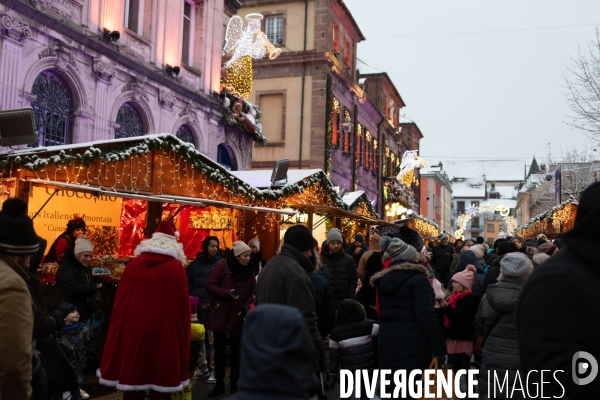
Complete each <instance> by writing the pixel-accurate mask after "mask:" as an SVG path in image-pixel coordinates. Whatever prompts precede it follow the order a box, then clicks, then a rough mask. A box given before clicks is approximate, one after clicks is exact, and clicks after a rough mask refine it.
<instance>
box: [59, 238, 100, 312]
mask: <svg viewBox="0 0 600 400" xmlns="http://www.w3.org/2000/svg"><path fill="white" fill-rule="evenodd" d="M95 282H97V281H96V280H95V279H94V278H93V276H92V269H91V268H90V267H85V266H84V265H83V264H82V263H80V262H79V261H78V260H77V259H76V258H75V254H74V253H73V248H72V247H68V248H67V249H66V250H65V253H64V254H63V257H62V258H61V261H60V266H59V267H58V270H57V271H56V290H57V299H56V300H57V305H58V304H59V303H60V302H61V301H66V302H67V303H69V304H74V305H76V306H77V309H78V310H79V315H80V317H81V318H80V321H85V320H86V319H88V318H90V317H91V313H92V312H93V311H95V310H88V307H87V299H88V298H90V297H92V296H94V295H95V294H96V293H97V292H98V289H97V286H96V283H95Z"/></svg>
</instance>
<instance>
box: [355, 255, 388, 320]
mask: <svg viewBox="0 0 600 400" xmlns="http://www.w3.org/2000/svg"><path fill="white" fill-rule="evenodd" d="M382 256H383V253H382V252H380V251H376V252H374V253H373V254H371V256H370V257H369V259H368V260H367V262H366V264H365V277H364V281H363V284H362V286H361V288H360V290H359V291H358V293H357V294H356V300H357V301H358V302H359V303H360V304H362V306H363V307H364V308H365V311H366V312H367V319H372V320H377V318H378V316H377V310H375V297H376V296H377V292H376V291H375V288H374V287H373V286H371V283H370V282H371V277H373V275H375V274H376V273H378V272H380V271H381V270H382V269H383V264H382V262H381V257H382Z"/></svg>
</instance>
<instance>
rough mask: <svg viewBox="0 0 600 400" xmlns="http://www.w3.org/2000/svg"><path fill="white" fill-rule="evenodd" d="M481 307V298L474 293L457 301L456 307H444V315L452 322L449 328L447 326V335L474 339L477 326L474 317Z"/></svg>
mask: <svg viewBox="0 0 600 400" xmlns="http://www.w3.org/2000/svg"><path fill="white" fill-rule="evenodd" d="M478 307H479V299H478V298H477V296H476V295H475V294H473V293H471V294H469V295H467V296H465V297H463V298H462V299H460V300H458V301H457V302H456V308H452V307H451V306H450V305H448V307H446V308H444V309H443V310H444V315H445V316H446V317H448V319H449V320H450V321H451V322H452V325H451V326H450V327H449V328H448V327H445V329H444V330H445V333H446V337H447V338H448V339H452V340H470V341H472V340H474V339H475V326H474V325H473V319H474V318H475V314H476V313H477V308H478Z"/></svg>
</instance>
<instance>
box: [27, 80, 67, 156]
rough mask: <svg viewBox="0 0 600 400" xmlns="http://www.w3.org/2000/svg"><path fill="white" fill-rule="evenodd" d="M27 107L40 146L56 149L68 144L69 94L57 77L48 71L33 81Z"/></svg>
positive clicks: (65, 86)
mask: <svg viewBox="0 0 600 400" xmlns="http://www.w3.org/2000/svg"><path fill="white" fill-rule="evenodd" d="M31 93H32V94H34V95H35V96H36V99H35V100H34V101H33V102H32V103H31V107H32V108H33V112H34V115H35V125H36V128H37V131H38V133H39V142H38V143H39V144H40V145H41V146H57V145H61V144H69V143H70V142H71V137H72V130H73V108H72V98H71V92H70V91H69V88H68V87H67V85H66V84H65V83H64V82H63V81H62V79H60V78H59V77H58V76H56V75H55V74H53V73H52V72H50V71H45V72H42V73H41V74H39V75H38V77H37V78H35V81H34V82H33V88H32V89H31Z"/></svg>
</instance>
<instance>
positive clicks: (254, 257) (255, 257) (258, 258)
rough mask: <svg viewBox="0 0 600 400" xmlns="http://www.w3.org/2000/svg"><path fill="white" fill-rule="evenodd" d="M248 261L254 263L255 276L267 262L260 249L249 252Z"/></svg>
mask: <svg viewBox="0 0 600 400" xmlns="http://www.w3.org/2000/svg"><path fill="white" fill-rule="evenodd" d="M250 262H251V263H252V265H254V275H255V276H258V274H259V273H260V271H262V269H263V268H264V266H265V265H266V264H267V262H266V261H265V259H264V258H263V255H262V251H260V250H259V251H258V252H256V253H252V254H250Z"/></svg>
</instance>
